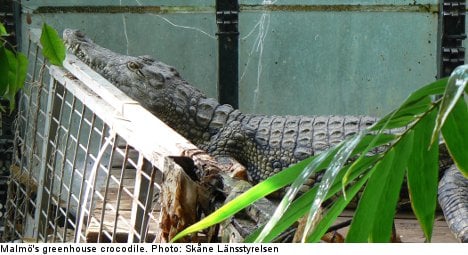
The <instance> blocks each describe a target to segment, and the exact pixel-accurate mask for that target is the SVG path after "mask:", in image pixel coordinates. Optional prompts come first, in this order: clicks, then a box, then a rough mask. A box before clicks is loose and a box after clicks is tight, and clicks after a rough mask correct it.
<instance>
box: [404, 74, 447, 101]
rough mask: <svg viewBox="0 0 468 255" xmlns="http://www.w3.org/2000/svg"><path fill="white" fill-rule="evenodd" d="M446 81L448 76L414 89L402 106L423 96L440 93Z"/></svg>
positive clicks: (442, 91)
mask: <svg viewBox="0 0 468 255" xmlns="http://www.w3.org/2000/svg"><path fill="white" fill-rule="evenodd" d="M447 81H448V78H443V79H440V80H437V81H435V82H433V83H431V84H428V85H426V86H424V87H422V88H420V89H418V90H416V91H415V92H413V93H411V95H410V96H409V97H408V98H407V99H406V100H405V102H404V103H403V106H405V105H410V104H413V103H414V102H416V101H419V100H421V99H423V98H425V97H429V96H434V95H442V94H443V93H444V91H445V87H446V85H447Z"/></svg>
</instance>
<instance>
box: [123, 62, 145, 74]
mask: <svg viewBox="0 0 468 255" xmlns="http://www.w3.org/2000/svg"><path fill="white" fill-rule="evenodd" d="M127 68H128V69H130V70H131V71H133V72H135V73H137V74H138V75H140V76H143V77H144V75H143V73H142V72H141V64H140V63H138V62H135V61H129V62H128V63H127Z"/></svg>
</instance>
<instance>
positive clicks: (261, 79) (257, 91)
mask: <svg viewBox="0 0 468 255" xmlns="http://www.w3.org/2000/svg"><path fill="white" fill-rule="evenodd" d="M266 2H267V1H261V0H257V1H254V0H243V1H240V3H241V14H240V25H239V30H240V38H241V39H240V64H239V73H240V75H241V77H240V78H241V79H240V90H239V99H240V108H241V110H243V111H245V112H258V113H266V114H307V115H312V114H370V115H376V116H382V115H383V114H385V113H387V112H388V111H389V110H390V109H392V108H394V107H396V106H397V105H398V104H399V103H401V102H402V101H403V100H404V99H405V98H406V97H407V95H408V94H409V93H410V92H411V91H413V90H414V89H416V88H418V87H419V86H421V85H424V84H426V83H428V82H431V81H433V80H435V76H436V75H437V65H438V60H437V55H438V54H437V52H438V36H439V35H438V27H439V25H438V13H437V12H438V8H439V3H438V1H435V0H424V1H417V2H416V1H413V0H409V1H396V0H393V1H392V0H361V1H334V2H336V3H335V4H334V3H331V2H333V1H329V0H316V1H309V0H279V1H277V2H275V4H274V5H268V4H267V5H262V3H266ZM272 2H274V1H272ZM311 2H313V3H311ZM415 3H416V5H415ZM23 4H24V6H25V8H24V9H23V12H24V13H32V14H31V15H30V16H31V18H32V23H31V24H27V22H26V15H23V26H22V27H23V35H25V34H26V30H27V29H28V28H30V27H37V26H40V25H41V24H42V22H43V21H46V22H47V23H48V24H50V25H52V26H54V27H55V28H57V29H58V30H63V29H64V28H67V27H71V28H79V29H81V30H83V31H84V32H86V33H87V34H88V35H89V36H91V38H93V39H94V40H95V41H97V42H98V43H99V44H102V45H103V46H105V47H108V48H111V49H113V50H115V51H119V52H122V53H127V52H128V53H129V54H132V55H143V54H146V55H152V56H155V57H156V58H158V59H160V60H162V61H163V62H166V63H168V64H170V65H173V66H175V67H176V68H177V69H178V70H179V71H180V72H181V74H182V76H183V77H185V78H186V79H187V80H188V81H190V82H191V83H192V84H194V85H195V86H197V87H199V88H200V89H202V90H203V91H205V92H206V93H207V94H208V95H209V96H211V97H216V95H217V92H216V91H217V84H216V83H217V77H216V75H217V40H216V30H217V29H216V24H215V15H214V1H202V0H199V1H182V0H179V1H169V0H167V1H150V0H146V1H144V0H122V1H111V0H104V1H102V0H101V1H94V0H79V1H67V0H62V1H59V0H42V1H23ZM83 6H86V8H83ZM121 6H133V8H122V7H121ZM62 7H63V8H62Z"/></svg>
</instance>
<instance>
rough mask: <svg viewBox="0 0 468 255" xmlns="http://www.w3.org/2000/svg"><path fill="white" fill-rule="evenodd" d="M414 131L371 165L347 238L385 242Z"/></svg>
mask: <svg viewBox="0 0 468 255" xmlns="http://www.w3.org/2000/svg"><path fill="white" fill-rule="evenodd" d="M412 145H413V135H412V134H411V133H407V134H406V135H405V136H404V137H402V139H401V140H400V141H398V142H397V144H396V145H395V146H394V147H392V148H391V149H390V150H388V151H387V152H386V153H385V156H384V157H383V158H382V160H381V161H380V162H379V163H377V164H376V166H375V167H374V169H373V173H372V176H371V177H370V179H369V181H368V183H367V185H366V188H365V189H364V193H363V195H362V197H361V200H360V201H359V205H358V207H357V209H356V212H355V215H354V218H353V221H352V224H351V226H350V229H349V232H348V236H347V238H346V241H347V242H388V241H389V240H390V236H391V231H392V223H393V216H394V214H395V207H396V204H397V201H398V198H399V193H400V189H401V185H402V182H403V177H404V174H405V170H406V164H407V161H408V157H409V155H410V153H411V151H412Z"/></svg>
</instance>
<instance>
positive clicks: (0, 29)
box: [0, 22, 8, 36]
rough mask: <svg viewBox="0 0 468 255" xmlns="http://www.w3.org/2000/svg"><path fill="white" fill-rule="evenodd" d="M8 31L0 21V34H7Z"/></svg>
mask: <svg viewBox="0 0 468 255" xmlns="http://www.w3.org/2000/svg"><path fill="white" fill-rule="evenodd" d="M7 35H8V33H7V31H6V28H5V26H3V24H2V23H1V22H0V36H7Z"/></svg>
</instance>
